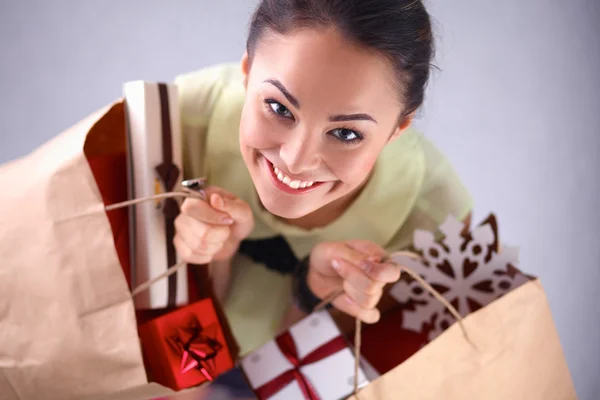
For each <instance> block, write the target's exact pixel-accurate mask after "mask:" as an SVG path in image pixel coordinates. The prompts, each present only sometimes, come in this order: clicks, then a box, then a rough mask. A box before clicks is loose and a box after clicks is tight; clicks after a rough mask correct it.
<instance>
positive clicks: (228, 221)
mask: <svg viewBox="0 0 600 400" xmlns="http://www.w3.org/2000/svg"><path fill="white" fill-rule="evenodd" d="M221 222H222V223H224V224H227V225H231V224H233V219H231V218H229V217H223V218H221Z"/></svg>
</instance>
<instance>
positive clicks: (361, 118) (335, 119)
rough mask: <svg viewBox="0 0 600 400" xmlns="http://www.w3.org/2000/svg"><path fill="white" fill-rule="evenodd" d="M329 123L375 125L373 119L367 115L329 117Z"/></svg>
mask: <svg viewBox="0 0 600 400" xmlns="http://www.w3.org/2000/svg"><path fill="white" fill-rule="evenodd" d="M329 120H330V121H331V122H344V121H371V122H375V123H377V121H376V120H375V118H373V117H371V116H370V115H369V114H348V115H334V116H332V117H329Z"/></svg>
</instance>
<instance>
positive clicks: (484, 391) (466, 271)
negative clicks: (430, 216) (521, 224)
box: [354, 214, 577, 400]
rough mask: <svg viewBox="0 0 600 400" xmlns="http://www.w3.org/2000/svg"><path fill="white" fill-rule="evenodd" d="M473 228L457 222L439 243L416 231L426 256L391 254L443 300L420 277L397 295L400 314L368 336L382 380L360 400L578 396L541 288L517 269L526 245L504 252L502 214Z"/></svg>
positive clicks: (444, 227) (401, 285)
mask: <svg viewBox="0 0 600 400" xmlns="http://www.w3.org/2000/svg"><path fill="white" fill-rule="evenodd" d="M464 228H465V227H464V224H463V223H461V222H459V221H458V220H457V219H455V218H453V217H451V216H449V217H448V218H447V219H446V221H445V222H444V223H442V224H441V225H440V226H439V227H438V231H437V234H438V235H437V236H438V237H437V238H436V234H435V233H434V232H428V231H420V230H417V231H415V233H414V241H413V247H414V249H415V250H416V251H417V252H418V256H416V257H415V255H416V254H413V255H412V256H410V257H408V256H407V255H406V254H402V253H396V254H391V256H390V258H391V260H393V261H394V262H396V263H398V264H399V265H401V266H402V268H405V271H406V272H410V274H411V275H412V277H413V278H415V279H416V278H419V277H420V279H422V280H423V282H424V283H426V284H428V285H429V286H430V287H431V289H432V290H436V291H438V293H437V295H438V296H439V299H436V298H434V297H432V294H433V293H430V291H426V290H423V289H424V288H425V286H423V282H418V280H419V279H417V280H406V279H401V280H400V281H399V282H397V283H396V284H394V285H393V286H392V287H391V288H390V290H389V294H390V295H391V297H392V298H393V299H395V300H396V301H397V302H398V303H397V304H398V305H397V308H396V309H395V310H392V311H389V312H388V313H386V314H384V315H383V317H382V319H381V321H380V322H379V323H377V324H375V325H372V326H366V327H365V329H364V332H363V334H362V346H361V354H362V356H364V357H365V358H366V359H367V360H369V361H370V362H371V363H372V364H373V365H374V367H375V368H376V369H378V370H379V372H380V373H381V376H380V377H379V378H377V379H375V380H373V381H372V382H371V383H370V385H368V386H367V387H366V388H365V389H364V390H362V391H360V392H359V393H358V394H357V395H356V396H355V397H354V398H355V399H361V400H375V399H377V400H380V399H381V400H387V399H390V400H392V399H393V400H395V399H448V400H454V399H456V400H459V399H460V400H470V399H474V400H477V399H486V400H521V399H522V400H570V399H576V398H577V396H576V393H575V389H574V386H573V382H572V380H571V376H570V373H569V370H568V367H567V364H566V361H565V358H564V355H563V351H562V347H561V344H560V341H559V337H558V334H557V332H556V328H555V326H554V321H553V318H552V314H551V311H550V308H549V306H548V301H547V299H546V295H545V292H544V289H543V287H542V285H541V283H540V281H539V280H538V279H537V278H535V277H531V276H528V275H525V274H523V273H522V272H520V271H519V270H518V269H517V265H518V249H517V248H515V247H510V246H501V245H500V240H499V235H498V223H497V220H496V218H495V216H494V215H493V214H491V215H490V216H489V217H488V218H487V219H486V220H485V221H484V222H483V223H482V224H480V225H479V226H477V227H474V228H473V229H472V230H471V231H470V232H468V233H465V229H464ZM440 234H441V235H440ZM438 300H439V301H438ZM442 300H444V301H446V302H447V303H446V304H443V302H442ZM449 305H451V306H450V307H453V308H454V309H453V310H450V307H449ZM450 311H454V313H452V312H450ZM455 317H457V318H458V317H459V318H461V319H462V326H461V325H460V324H457V323H456V318H455Z"/></svg>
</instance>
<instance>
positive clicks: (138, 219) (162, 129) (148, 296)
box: [124, 81, 188, 309]
mask: <svg viewBox="0 0 600 400" xmlns="http://www.w3.org/2000/svg"><path fill="white" fill-rule="evenodd" d="M124 98H125V104H126V117H127V139H128V172H129V177H128V178H129V179H128V180H129V196H130V198H140V197H146V196H152V195H155V194H158V193H164V192H169V191H172V190H174V189H175V186H176V185H177V184H178V183H179V182H181V180H182V177H183V170H182V149H181V140H182V139H181V122H180V112H179V100H178V92H177V87H176V86H175V85H172V84H164V83H152V82H143V81H134V82H128V83H126V84H125V85H124ZM176 206H177V203H176V202H175V201H174V200H172V199H169V200H162V201H154V202H145V203H142V204H139V205H136V206H135V207H132V208H131V210H130V211H131V212H130V214H129V227H130V255H131V282H132V287H133V288H135V287H136V286H138V285H140V284H142V283H144V282H146V281H148V280H149V279H152V278H154V277H156V276H157V275H159V274H161V273H163V272H165V271H166V269H167V268H169V267H170V266H172V265H174V264H176V263H178V262H179V261H180V260H179V258H178V256H177V253H176V251H175V247H174V245H173V237H174V234H175V228H174V224H173V220H174V217H175V216H176V214H177V213H178V212H179V208H178V207H176ZM134 300H135V306H136V308H138V309H155V308H164V307H167V306H171V307H172V306H177V305H183V304H186V303H187V301H188V288H187V274H186V270H185V268H182V269H180V270H179V271H178V272H177V273H176V274H173V275H171V276H170V277H168V278H165V279H162V280H160V281H159V282H157V283H155V284H154V285H152V287H150V289H149V290H147V291H145V292H143V293H140V294H139V295H137V296H136V297H135V299H134Z"/></svg>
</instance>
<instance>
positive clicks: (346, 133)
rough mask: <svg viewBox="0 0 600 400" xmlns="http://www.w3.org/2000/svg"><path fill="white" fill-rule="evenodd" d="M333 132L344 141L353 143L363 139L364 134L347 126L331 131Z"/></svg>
mask: <svg viewBox="0 0 600 400" xmlns="http://www.w3.org/2000/svg"><path fill="white" fill-rule="evenodd" d="M331 134H332V135H333V136H335V137H336V138H337V139H339V140H341V141H342V142H346V143H352V142H357V141H360V140H362V135H361V134H360V133H358V132H356V131H353V130H351V129H346V128H338V129H334V130H332V131H331Z"/></svg>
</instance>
